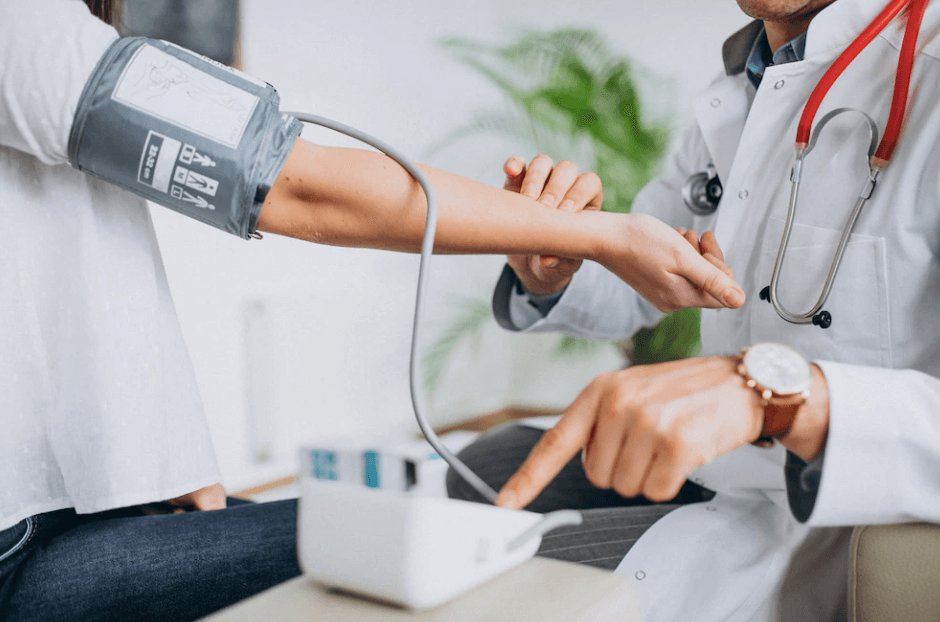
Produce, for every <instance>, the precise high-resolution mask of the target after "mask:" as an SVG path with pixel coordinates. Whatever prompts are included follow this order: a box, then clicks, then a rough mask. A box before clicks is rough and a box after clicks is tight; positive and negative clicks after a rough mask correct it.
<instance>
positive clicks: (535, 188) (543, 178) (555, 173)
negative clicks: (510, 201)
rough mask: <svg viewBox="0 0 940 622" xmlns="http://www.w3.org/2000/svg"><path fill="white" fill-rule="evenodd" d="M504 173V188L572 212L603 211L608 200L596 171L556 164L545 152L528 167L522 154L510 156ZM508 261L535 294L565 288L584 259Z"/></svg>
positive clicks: (512, 258)
mask: <svg viewBox="0 0 940 622" xmlns="http://www.w3.org/2000/svg"><path fill="white" fill-rule="evenodd" d="M503 172H504V173H505V174H506V183H505V184H504V185H503V188H504V189H506V190H511V191H513V192H518V193H520V194H522V195H523V196H527V197H529V198H531V199H535V200H536V201H538V202H539V203H541V204H542V205H544V206H545V207H546V208H548V209H559V210H562V211H565V212H571V213H574V212H580V211H582V210H599V209H600V208H601V203H602V202H603V199H604V192H603V189H602V188H601V180H600V178H599V177H598V176H597V175H596V174H595V173H583V174H579V172H578V167H577V165H575V164H573V163H571V162H568V161H562V162H559V163H558V164H555V163H554V162H552V159H551V158H550V157H548V156H547V155H544V154H540V155H537V156H535V157H534V158H533V159H532V162H530V163H529V166H528V167H526V163H525V160H524V159H523V158H521V157H519V156H514V157H512V158H509V159H508V160H506V163H505V164H504V165H503ZM507 262H508V263H509V265H510V267H511V268H512V269H513V271H514V272H515V273H516V276H517V277H518V278H519V280H520V281H521V282H522V285H523V287H525V288H526V290H527V291H528V292H529V293H531V294H535V295H544V294H554V293H555V292H558V291H561V290H562V289H563V288H564V287H566V286H567V285H568V282H569V281H571V277H572V276H573V275H574V273H575V272H577V270H578V268H580V267H581V260H580V259H570V258H565V257H557V256H555V255H508V256H507Z"/></svg>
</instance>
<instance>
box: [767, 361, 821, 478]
mask: <svg viewBox="0 0 940 622" xmlns="http://www.w3.org/2000/svg"><path fill="white" fill-rule="evenodd" d="M810 372H811V374H812V377H813V381H812V385H811V387H810V391H809V398H808V399H807V400H806V402H805V403H804V404H803V405H802V406H801V407H800V409H799V411H798V412H797V414H796V417H795V418H794V419H793V425H791V426H790V429H789V430H787V431H786V432H785V433H784V434H781V435H780V436H778V437H777V440H778V441H779V442H780V444H781V445H783V446H784V447H786V448H787V449H789V450H790V451H791V452H793V453H794V454H796V455H798V456H799V457H800V458H802V459H803V460H806V461H807V462H811V461H813V460H815V459H816V457H817V456H818V455H819V453H820V452H821V451H822V449H823V447H825V446H826V438H827V437H828V435H829V386H828V384H826V377H825V376H824V375H823V373H822V370H821V369H820V368H819V366H818V365H815V364H813V365H810Z"/></svg>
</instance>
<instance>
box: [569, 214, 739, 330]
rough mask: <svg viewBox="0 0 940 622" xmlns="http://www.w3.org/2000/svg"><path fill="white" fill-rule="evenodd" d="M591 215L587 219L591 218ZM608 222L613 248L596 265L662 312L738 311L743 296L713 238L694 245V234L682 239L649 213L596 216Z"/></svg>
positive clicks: (600, 255)
mask: <svg viewBox="0 0 940 622" xmlns="http://www.w3.org/2000/svg"><path fill="white" fill-rule="evenodd" d="M587 216H588V214H585V217H587ZM591 216H592V217H593V218H606V219H609V221H610V222H609V224H608V225H606V227H605V228H606V229H608V230H609V231H610V234H609V235H608V245H607V247H606V248H604V249H602V250H601V251H599V252H598V253H597V255H596V257H594V259H595V261H597V262H598V263H600V264H601V265H603V266H604V267H605V268H607V269H608V270H610V271H611V272H613V273H614V274H616V275H617V276H619V277H620V278H621V279H623V280H624V281H625V282H626V283H627V284H629V285H630V286H631V287H633V289H635V290H636V291H637V293H639V294H640V295H641V296H643V297H644V298H646V299H647V300H648V301H649V302H650V303H651V304H653V306H655V307H656V308H657V309H659V310H660V311H663V312H666V313H671V312H673V311H676V310H678V309H685V308H688V307H703V308H707V309H713V308H718V307H730V308H732V309H736V308H738V307H740V306H741V305H743V304H744V300H745V296H744V291H743V290H742V289H741V287H740V286H739V285H738V284H737V283H736V282H735V280H734V275H733V274H732V272H731V269H730V268H729V267H728V266H727V265H726V264H725V262H724V257H723V256H722V254H721V249H720V248H719V247H718V243H717V241H715V238H714V234H712V233H711V232H706V234H705V235H704V236H702V240H703V241H702V242H697V243H693V240H692V239H691V238H692V236H694V235H695V234H694V232H686V234H685V235H682V234H680V233H679V232H677V231H676V230H675V229H673V228H672V227H670V226H669V225H667V224H665V223H664V222H662V221H661V220H658V219H656V218H654V217H652V216H648V215H646V214H606V213H600V214H596V215H591Z"/></svg>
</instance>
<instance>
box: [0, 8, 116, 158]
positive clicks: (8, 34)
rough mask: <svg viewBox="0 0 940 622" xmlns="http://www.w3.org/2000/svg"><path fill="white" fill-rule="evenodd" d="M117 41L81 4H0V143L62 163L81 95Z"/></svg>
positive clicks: (110, 29)
mask: <svg viewBox="0 0 940 622" xmlns="http://www.w3.org/2000/svg"><path fill="white" fill-rule="evenodd" d="M117 38H118V34H117V31H115V30H114V28H112V27H111V26H109V25H107V24H105V23H104V22H102V21H101V20H100V19H98V18H97V17H95V16H93V15H92V14H91V13H90V12H89V11H88V7H87V6H86V5H85V3H84V2H79V1H77V0H30V2H2V3H0V145H4V146H7V147H12V148H14V149H18V150H20V151H25V152H26V153H29V154H31V155H34V156H36V157H37V158H39V160H41V161H42V162H43V163H45V164H62V163H65V162H67V161H68V140H69V131H70V130H71V129H72V121H73V119H74V117H75V110H76V107H77V105H78V100H79V98H80V97H81V94H82V90H83V89H84V88H85V83H86V82H87V80H88V78H89V76H91V73H92V71H93V70H94V68H95V65H97V63H98V61H99V60H100V59H101V57H102V55H103V54H104V52H105V50H106V49H107V48H108V46H110V45H111V43H113V42H114V41H115V40H116V39H117Z"/></svg>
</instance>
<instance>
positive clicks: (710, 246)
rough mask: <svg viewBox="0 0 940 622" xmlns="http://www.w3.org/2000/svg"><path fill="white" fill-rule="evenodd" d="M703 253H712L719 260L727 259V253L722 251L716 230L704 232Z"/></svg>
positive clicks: (702, 240) (701, 243)
mask: <svg viewBox="0 0 940 622" xmlns="http://www.w3.org/2000/svg"><path fill="white" fill-rule="evenodd" d="M700 245H701V249H702V254H703V255H704V254H705V253H711V254H712V255H714V256H715V257H717V258H718V259H719V260H721V261H724V260H725V254H724V253H723V252H722V251H721V247H720V246H718V240H717V239H716V238H715V232H714V231H706V232H705V233H703V234H702V239H701V242H700Z"/></svg>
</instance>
